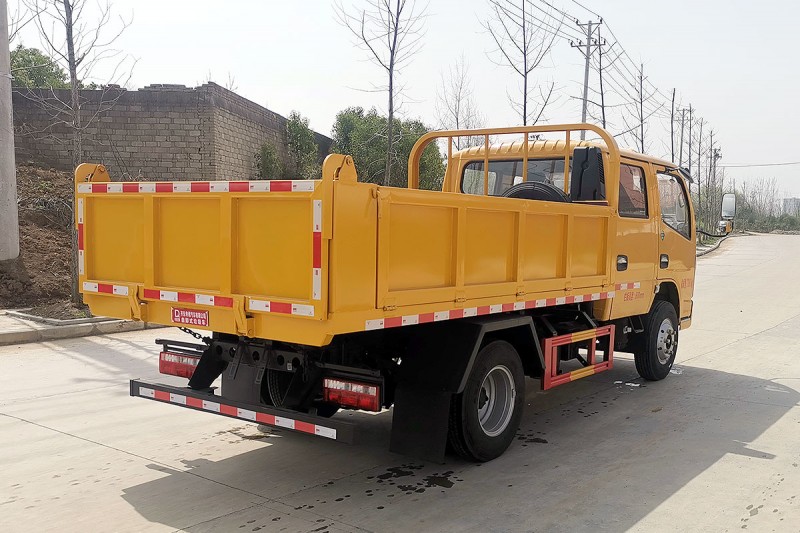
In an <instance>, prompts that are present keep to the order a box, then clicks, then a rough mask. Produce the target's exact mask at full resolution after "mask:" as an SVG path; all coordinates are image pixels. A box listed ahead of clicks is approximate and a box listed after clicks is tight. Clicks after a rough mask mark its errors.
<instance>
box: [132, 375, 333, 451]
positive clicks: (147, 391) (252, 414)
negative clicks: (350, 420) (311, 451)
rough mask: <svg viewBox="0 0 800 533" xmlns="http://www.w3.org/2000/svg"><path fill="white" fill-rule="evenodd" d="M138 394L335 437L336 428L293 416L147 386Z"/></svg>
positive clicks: (244, 418)
mask: <svg viewBox="0 0 800 533" xmlns="http://www.w3.org/2000/svg"><path fill="white" fill-rule="evenodd" d="M139 396H141V397H143V398H151V399H153V400H158V401H160V402H167V403H174V404H176V405H184V406H186V407H194V408H195V409H201V410H203V411H208V412H211V413H218V414H221V415H227V416H231V417H233V418H239V419H241V420H249V421H250V422H258V423H259V424H266V425H268V426H278V427H283V428H288V429H293V430H295V431H301V432H303V433H310V434H312V435H319V436H320V437H326V438H328V439H334V440H335V439H336V430H335V429H333V428H329V427H326V426H320V425H318V424H310V423H308V422H302V421H300V420H295V419H293V418H287V417H283V416H275V415H270V414H266V413H259V412H258V411H251V410H249V409H242V408H241V407H235V406H233V405H226V404H224V403H221V402H212V401H210V400H201V399H200V398H192V397H191V396H184V395H183V394H175V393H171V392H166V391H160V390H156V389H151V388H148V387H139Z"/></svg>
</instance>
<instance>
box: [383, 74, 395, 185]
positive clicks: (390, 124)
mask: <svg viewBox="0 0 800 533" xmlns="http://www.w3.org/2000/svg"><path fill="white" fill-rule="evenodd" d="M393 63H394V62H393V61H390V65H392V67H390V68H389V117H388V119H387V120H386V125H387V131H386V172H385V174H384V175H383V185H384V187H388V186H389V185H391V175H392V143H393V142H394V68H393Z"/></svg>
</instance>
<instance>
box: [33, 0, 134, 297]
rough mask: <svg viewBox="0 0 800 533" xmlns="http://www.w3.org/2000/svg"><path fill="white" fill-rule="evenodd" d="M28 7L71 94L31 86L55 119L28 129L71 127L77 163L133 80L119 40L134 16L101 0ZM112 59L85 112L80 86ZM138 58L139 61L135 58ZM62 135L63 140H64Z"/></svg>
mask: <svg viewBox="0 0 800 533" xmlns="http://www.w3.org/2000/svg"><path fill="white" fill-rule="evenodd" d="M24 2H25V5H26V7H27V8H28V10H29V11H30V12H31V13H33V14H34V18H33V22H34V23H35V24H36V27H37V29H38V30H39V37H40V39H41V43H42V47H43V49H44V52H45V54H47V55H48V56H50V57H51V58H53V60H54V61H56V62H57V63H59V64H60V65H61V66H62V67H63V68H64V69H65V70H66V71H67V72H68V73H69V98H68V99H67V98H63V97H62V95H61V94H60V93H59V92H58V91H56V90H53V89H49V90H47V89H42V90H27V91H25V92H23V93H22V94H23V96H25V97H26V98H29V99H32V100H34V101H35V102H36V103H38V104H39V105H40V107H42V108H43V109H44V110H45V111H46V112H48V113H49V115H50V117H51V120H50V125H49V126H48V129H47V131H44V132H27V133H29V134H34V135H35V134H51V135H52V137H53V138H56V139H59V136H58V135H56V132H57V131H58V127H59V126H62V127H63V126H66V128H67V130H68V131H69V133H70V135H69V136H70V140H71V144H72V150H71V153H72V164H73V166H77V165H78V164H79V163H80V162H81V161H82V160H83V136H84V133H85V131H86V130H87V128H89V127H90V126H92V125H93V124H94V123H95V121H96V119H97V118H98V117H99V116H100V115H101V114H102V113H104V112H106V111H108V110H109V109H110V108H111V107H113V105H114V103H116V101H117V100H118V99H119V97H120V96H121V95H122V94H123V91H122V90H121V87H120V85H125V84H127V83H128V81H130V75H131V69H132V67H133V65H131V61H129V58H128V57H127V56H125V55H124V54H123V53H122V52H121V51H120V50H118V49H116V48H115V47H114V43H115V42H116V41H117V39H118V38H119V37H120V35H122V33H123V32H124V31H125V29H126V28H127V27H128V26H129V25H130V23H131V20H126V19H124V18H122V17H118V18H117V17H115V18H114V19H112V14H111V4H110V3H109V2H108V1H106V3H104V4H103V3H100V2H98V3H97V4H96V5H95V4H91V5H90V7H89V8H88V9H87V5H88V2H87V0H24ZM108 63H111V66H110V67H109V70H108V71H107V72H108V73H109V75H108V77H107V78H105V80H103V84H102V85H101V86H100V89H101V91H100V96H99V98H98V99H95V100H94V101H93V102H92V106H91V107H92V109H91V112H90V113H89V114H88V115H87V116H84V113H83V104H84V100H83V99H82V98H81V94H80V89H82V88H85V87H86V84H87V83H88V84H90V88H95V87H96V83H95V82H94V79H96V76H97V69H98V66H99V65H101V64H108ZM134 63H135V62H134ZM59 140H60V139H59ZM71 227H72V276H71V278H72V280H71V281H72V301H73V302H74V303H80V301H81V300H80V293H79V291H78V252H77V235H76V233H75V228H74V226H73V225H71Z"/></svg>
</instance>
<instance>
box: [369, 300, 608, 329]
mask: <svg viewBox="0 0 800 533" xmlns="http://www.w3.org/2000/svg"><path fill="white" fill-rule="evenodd" d="M613 297H614V291H609V292H594V293H591V294H580V295H576V296H561V297H558V298H542V299H540V300H528V301H525V302H514V303H508V304H495V305H482V306H479V307H467V308H464V309H451V310H449V311H436V312H433V313H420V314H418V315H404V316H395V317H390V318H378V319H374V320H367V321H366V324H365V328H364V329H366V330H367V331H369V330H373V329H386V328H396V327H398V326H412V325H415V324H426V323H428V322H439V321H442V320H456V319H458V318H467V317H471V316H482V315H492V314H496V313H507V312H509V311H522V310H523V309H537V308H540V307H553V306H556V305H565V304H572V303H580V302H592V301H597V300H608V299H611V298H613Z"/></svg>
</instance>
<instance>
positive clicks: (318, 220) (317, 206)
mask: <svg viewBox="0 0 800 533" xmlns="http://www.w3.org/2000/svg"><path fill="white" fill-rule="evenodd" d="M313 211H314V219H313V224H314V227H313V233H312V242H313V245H312V246H313V251H312V257H313V261H312V263H311V280H312V282H311V286H312V290H311V296H312V298H314V299H315V300H320V299H322V200H314V205H313Z"/></svg>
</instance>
